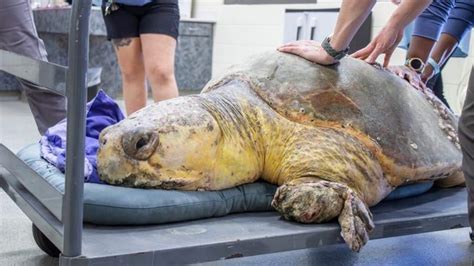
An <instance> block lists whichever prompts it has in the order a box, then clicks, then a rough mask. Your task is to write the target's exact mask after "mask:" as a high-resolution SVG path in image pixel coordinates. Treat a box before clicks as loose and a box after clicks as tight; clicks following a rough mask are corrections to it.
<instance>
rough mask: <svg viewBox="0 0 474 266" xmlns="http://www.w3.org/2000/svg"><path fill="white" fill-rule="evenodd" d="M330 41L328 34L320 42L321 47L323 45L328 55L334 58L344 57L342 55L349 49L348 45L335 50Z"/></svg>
mask: <svg viewBox="0 0 474 266" xmlns="http://www.w3.org/2000/svg"><path fill="white" fill-rule="evenodd" d="M330 41H331V37H329V36H328V37H326V39H324V41H323V43H321V47H323V49H324V51H326V53H328V55H330V56H331V57H332V58H334V59H336V60H341V59H342V58H344V56H346V55H347V52H348V51H349V47H347V48H346V49H344V50H341V51H336V50H335V49H334V48H332V46H331V44H330V43H329V42H330Z"/></svg>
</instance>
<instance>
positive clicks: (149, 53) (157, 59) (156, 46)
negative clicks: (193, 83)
mask: <svg viewBox="0 0 474 266" xmlns="http://www.w3.org/2000/svg"><path fill="white" fill-rule="evenodd" d="M140 39H141V42H142V49H143V58H144V62H145V72H146V77H147V79H148V81H149V82H150V85H151V88H152V92H153V99H154V100H155V102H158V101H163V100H166V99H171V98H174V97H178V86H177V85H176V79H175V76H174V56H175V50H176V40H175V39H174V38H172V37H170V36H168V35H163V34H142V35H140Z"/></svg>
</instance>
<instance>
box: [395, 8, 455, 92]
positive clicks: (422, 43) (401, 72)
mask: <svg viewBox="0 0 474 266" xmlns="http://www.w3.org/2000/svg"><path fill="white" fill-rule="evenodd" d="M453 7H454V0H435V1H433V2H432V3H431V5H430V6H429V7H428V8H426V9H425V10H424V11H423V12H422V13H421V14H420V16H419V17H418V18H417V19H416V21H415V23H414V30H413V34H412V37H411V40H410V46H409V49H408V51H407V56H406V58H407V60H408V59H413V58H415V59H420V60H421V61H422V63H421V67H423V65H425V64H426V62H427V60H428V58H429V56H430V53H431V50H432V48H433V46H434V44H435V43H436V40H437V39H438V37H439V33H440V31H441V28H442V27H443V25H445V23H446V21H447V19H448V16H449V14H450V11H451V10H452V8H453ZM389 70H390V71H392V72H393V73H394V74H396V75H398V76H400V77H401V78H403V79H406V80H407V81H409V82H410V83H411V84H412V85H413V86H414V87H415V88H418V89H424V88H425V85H424V83H423V81H422V79H421V77H420V75H419V73H416V72H415V71H414V70H412V69H410V68H409V67H407V66H390V67H389Z"/></svg>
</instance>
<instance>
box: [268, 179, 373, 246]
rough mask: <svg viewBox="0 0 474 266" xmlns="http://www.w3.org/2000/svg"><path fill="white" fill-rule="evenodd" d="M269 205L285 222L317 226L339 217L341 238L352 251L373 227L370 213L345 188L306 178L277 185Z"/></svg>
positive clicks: (366, 239)
mask: <svg viewBox="0 0 474 266" xmlns="http://www.w3.org/2000/svg"><path fill="white" fill-rule="evenodd" d="M272 206H273V207H274V208H275V209H276V210H277V211H278V212H280V213H281V214H282V215H283V217H285V219H288V220H295V221H297V222H301V223H321V222H327V221H330V220H332V219H334V218H336V217H339V218H338V220H339V224H340V225H341V236H342V238H343V239H344V240H345V241H346V243H347V244H348V245H349V247H350V248H351V249H352V250H353V251H357V252H358V251H359V250H360V249H361V248H362V247H363V246H364V245H365V244H366V243H367V241H368V240H369V236H368V233H369V232H370V231H372V229H373V228H374V223H373V221H372V214H371V213H370V210H369V208H368V207H367V205H365V203H364V202H363V201H362V200H361V199H360V198H359V197H358V196H357V194H356V193H355V192H354V191H353V190H352V189H351V188H349V187H348V186H346V185H343V184H340V183H336V182H329V181H325V180H321V179H318V178H312V177H306V178H299V179H294V180H292V181H290V182H288V183H286V184H284V185H282V186H280V187H279V188H278V190H277V192H276V194H275V197H274V198H273V201H272Z"/></svg>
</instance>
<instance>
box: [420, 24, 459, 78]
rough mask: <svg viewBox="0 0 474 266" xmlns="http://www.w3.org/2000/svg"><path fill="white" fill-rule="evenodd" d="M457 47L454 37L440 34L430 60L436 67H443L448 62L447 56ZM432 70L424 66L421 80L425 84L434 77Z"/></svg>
mask: <svg viewBox="0 0 474 266" xmlns="http://www.w3.org/2000/svg"><path fill="white" fill-rule="evenodd" d="M457 46H458V40H457V38H455V37H454V36H452V35H450V34H447V33H442V34H441V36H440V38H439V40H438V42H437V43H436V45H435V47H434V49H433V52H432V53H431V58H432V59H433V60H434V61H435V62H437V63H438V66H439V67H441V66H443V65H444V64H445V63H446V61H447V60H448V58H449V56H450V55H451V54H452V53H453V52H454V50H455V49H456V47H457ZM434 74H435V73H434V69H433V67H432V66H431V65H430V64H426V67H425V70H424V71H423V75H422V80H423V81H425V82H427V81H428V80H430V79H431V78H432V77H433V76H434Z"/></svg>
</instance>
